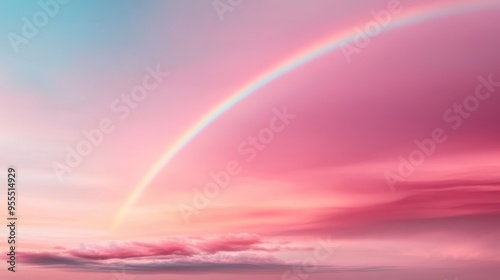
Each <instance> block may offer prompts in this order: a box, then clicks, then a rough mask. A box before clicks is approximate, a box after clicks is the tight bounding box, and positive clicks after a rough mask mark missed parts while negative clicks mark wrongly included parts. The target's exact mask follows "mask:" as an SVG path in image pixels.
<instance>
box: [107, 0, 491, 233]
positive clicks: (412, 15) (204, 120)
mask: <svg viewBox="0 0 500 280" xmlns="http://www.w3.org/2000/svg"><path fill="white" fill-rule="evenodd" d="M499 4H500V1H475V2H469V3H467V2H464V3H461V4H457V1H455V2H451V1H449V2H447V3H432V4H431V5H428V6H424V7H420V8H416V9H414V10H412V11H410V12H407V13H403V14H402V15H400V16H398V17H396V18H393V19H392V21H391V22H390V23H389V25H388V26H386V27H384V28H383V29H382V31H381V33H382V32H386V31H389V30H392V29H395V28H399V27H403V26H407V25H410V24H413V23H418V22H422V21H426V20H431V19H435V18H440V17H443V16H450V15H455V14H460V13H465V12H471V11H475V10H481V9H484V8H487V7H492V6H496V5H499ZM360 26H362V25H360ZM363 26H364V25H363ZM353 29H354V28H349V29H348V30H347V31H344V32H341V33H338V34H336V35H335V36H333V37H330V38H327V39H326V40H323V41H321V42H319V43H316V44H314V45H313V46H309V47H307V49H305V50H304V51H301V52H300V53H298V54H296V55H294V56H292V57H289V58H288V59H286V60H285V61H283V62H281V63H279V64H278V65H277V66H275V67H272V68H271V69H270V70H268V71H266V72H264V73H263V74H261V75H259V76H258V77H257V78H255V79H254V80H252V81H251V82H249V83H248V84H246V85H244V86H243V87H242V88H241V89H240V90H238V91H237V92H235V93H233V94H232V95H231V96H229V97H228V98H226V99H225V100H224V101H222V102H221V103H219V104H217V105H216V106H215V107H214V108H212V109H211V110H210V111H208V112H207V113H206V114H205V115H203V116H202V117H201V118H200V119H199V120H198V121H197V122H196V123H195V124H194V125H193V126H192V127H191V128H190V129H189V130H188V131H187V132H186V133H185V134H183V135H182V136H181V137H180V138H179V139H178V140H177V141H176V142H175V143H174V145H173V146H171V147H170V148H169V149H167V150H166V151H165V153H163V155H162V157H161V158H160V159H159V160H158V161H157V162H156V163H155V164H154V166H153V167H152V168H151V169H150V170H149V171H148V173H147V174H146V175H145V176H144V177H143V178H142V180H141V181H140V182H139V184H137V186H136V187H135V188H134V190H133V191H132V193H131V194H130V195H129V196H128V197H127V200H126V201H125V203H124V204H123V205H122V207H121V208H120V210H119V212H118V214H117V215H116V217H115V219H114V221H113V224H112V225H113V227H115V226H117V225H118V224H120V222H121V220H122V219H123V217H124V216H125V214H126V213H128V211H129V209H130V208H131V207H132V206H133V205H134V204H135V202H136V201H137V200H138V199H139V197H140V196H141V194H142V193H143V192H144V190H145V189H146V188H147V187H148V186H149V184H150V183H151V182H152V181H153V180H154V178H155V177H156V176H157V175H158V173H160V171H161V170H162V169H163V167H164V166H165V165H166V164H167V163H169V162H170V161H171V160H172V158H173V157H174V156H175V155H176V154H177V153H179V152H180V151H181V150H182V148H184V147H185V146H186V145H187V144H188V143H189V142H190V141H191V140H192V139H193V138H195V137H196V136H197V135H198V134H199V133H200V132H202V131H203V130H204V129H205V128H207V127H208V126H209V125H210V124H211V123H212V122H213V121H215V120H216V119H217V118H218V117H220V116H221V115H222V114H224V113H225V112H226V111H227V110H229V109H230V108H232V107H233V106H234V105H236V104H237V103H239V102H240V101H242V100H243V99H245V98H246V97H248V96H249V95H251V94H252V93H254V92H256V91H258V90H259V89H261V88H262V87H264V86H265V85H267V84H269V83H271V82H272V81H274V80H276V79H278V78H279V77H281V76H283V75H285V74H287V73H288V72H290V71H292V70H295V69H297V68H299V67H300V66H302V65H304V64H306V63H307V62H310V61H312V60H314V59H316V58H318V57H320V56H322V55H324V54H326V53H329V52H331V51H334V50H337V49H339V48H340V47H341V46H342V45H343V44H345V43H352V42H353V41H354V40H355V36H356V34H353V32H352V30H353Z"/></svg>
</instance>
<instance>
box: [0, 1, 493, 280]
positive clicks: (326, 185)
mask: <svg viewBox="0 0 500 280" xmlns="http://www.w3.org/2000/svg"><path fill="white" fill-rule="evenodd" d="M187 2H189V3H187ZM389 2H390V1H380V0H370V1H327V0H315V1H300V0H297V1H295V0H294V1H289V0H288V1H285V0H273V1H243V2H242V3H241V4H240V5H237V6H235V7H234V9H233V10H232V11H230V12H227V13H225V14H224V20H223V21H221V20H220V19H219V17H218V15H217V12H216V11H215V9H214V7H213V5H212V3H211V1H186V3H184V2H182V4H181V2H176V1H163V2H162V1H156V2H155V1H151V3H150V4H143V5H138V3H134V2H127V3H124V4H123V6H120V8H117V10H114V7H115V6H114V5H121V4H118V3H114V4H113V5H110V6H108V4H106V5H104V4H103V5H102V6H101V4H99V2H92V1H89V3H87V4H86V3H85V2H82V1H80V2H79V1H77V0H74V2H72V3H68V4H67V6H64V9H65V10H63V9H62V6H61V11H60V12H59V14H58V15H57V16H56V17H54V18H53V19H52V21H51V22H50V24H49V25H47V26H46V27H44V28H43V29H41V30H40V33H39V34H38V35H37V37H36V38H34V39H32V40H31V41H30V42H29V43H28V44H27V45H25V46H23V48H22V49H21V51H20V52H19V53H18V54H14V53H13V52H12V50H11V49H10V46H7V47H2V49H1V50H0V56H1V57H2V58H4V59H5V61H7V64H6V66H5V67H3V68H2V69H1V70H0V92H1V94H0V104H3V106H2V110H0V125H1V126H2V128H3V130H2V131H3V133H2V135H1V136H0V152H1V154H0V155H1V158H2V161H1V162H2V163H3V164H2V166H4V170H6V169H7V166H10V165H13V166H16V168H17V170H18V176H19V179H18V194H17V196H18V202H19V204H18V207H19V208H18V210H17V211H18V214H17V215H18V217H19V222H18V225H19V227H18V233H17V234H18V241H19V245H18V247H17V250H18V263H17V268H18V271H17V272H16V273H11V272H9V271H7V264H5V262H4V265H3V267H2V269H0V279H36V278H37V277H42V279H68V278H72V279H90V278H91V277H92V279H96V280H97V279H118V280H121V279H137V280H140V279H186V280H189V279H235V277H237V278H238V279H305V278H304V277H306V276H307V277H309V279H318V280H321V279H332V278H333V277H335V279H346V280H348V279H349V280H351V279H352V280H354V279H389V280H390V279H455V277H458V279H481V280H482V279H497V278H495V275H498V273H499V272H500V271H499V270H500V269H499V268H498V267H499V265H498V264H499V262H500V257H499V256H500V247H499V245H498V236H499V234H500V223H499V221H500V204H499V202H500V189H499V186H500V175H499V174H500V172H499V171H500V161H499V160H498V159H499V158H500V146H499V143H500V127H499V125H498V122H497V121H498V120H500V111H499V110H498V108H499V105H500V86H499V85H495V82H496V81H499V82H500V55H499V53H498V50H499V49H500V39H499V38H498V36H497V34H499V31H500V17H499V11H500V9H498V8H499V7H500V5H497V3H498V4H500V2H499V1H482V2H484V3H488V4H491V6H488V7H489V9H471V10H468V11H465V12H461V13H456V14H453V15H445V16H441V17H438V18H434V19H429V20H425V19H424V20H420V21H418V22H416V23H413V24H410V25H406V26H403V27H400V28H395V29H391V30H388V31H387V32H383V33H381V34H380V35H378V36H375V37H373V38H372V40H371V42H370V43H369V44H368V45H367V46H366V47H364V48H362V50H361V52H360V53H359V54H355V55H353V56H352V61H351V62H350V63H349V62H348V61H347V60H346V57H345V56H344V54H343V52H342V50H341V49H337V50H333V51H331V52H329V53H327V54H325V55H322V56H320V57H318V58H317V59H314V60H312V61H310V62H308V63H306V64H304V65H303V66H301V67H299V68H298V69H295V70H294V71H292V72H289V73H287V74H285V75H283V76H281V77H280V78H279V79H276V80H274V81H272V82H271V83H270V84H268V85H266V86H264V87H262V88H260V89H259V90H258V91H256V92H255V93H253V94H252V95H251V96H249V97H248V98H246V99H245V100H243V101H241V102H240V103H238V104H237V105H235V106H233V107H232V108H231V109H230V110H228V111H227V112H225V113H224V114H223V115H222V116H221V117H220V118H218V119H216V120H215V121H214V122H212V123H211V124H210V125H208V126H207V127H206V128H205V129H203V131H201V133H199V134H198V135H197V136H196V137H195V138H194V139H193V140H192V141H190V142H189V143H188V144H187V145H186V146H185V147H183V148H182V149H181V150H180V152H179V153H178V154H177V155H176V156H175V157H174V158H173V159H172V160H171V161H170V162H169V163H168V164H167V165H166V166H165V167H163V168H162V169H161V171H160V172H159V173H158V175H157V176H156V177H155V178H154V180H153V181H152V182H151V184H149V185H148V187H147V188H146V189H145V191H144V192H143V193H142V195H141V196H140V197H139V199H138V200H137V202H136V203H134V204H133V206H132V207H131V208H130V209H129V211H127V212H126V214H125V215H124V217H123V220H121V222H120V223H118V224H117V225H116V226H115V227H112V226H111V224H112V222H113V221H114V220H115V218H116V216H117V215H118V213H119V211H120V208H121V207H122V205H123V204H124V202H125V201H126V199H127V198H128V197H129V196H130V194H131V193H132V192H133V190H134V188H135V187H136V186H137V184H138V183H139V182H140V181H141V179H143V178H144V176H145V175H146V174H147V173H148V171H150V170H151V168H152V167H153V166H154V164H155V163H156V162H157V161H158V160H159V158H160V157H161V155H162V154H163V153H164V152H165V151H166V150H168V149H169V148H170V147H171V146H172V145H173V144H174V143H175V141H176V140H177V139H179V137H180V136H182V135H183V134H184V133H185V132H186V131H187V130H188V129H189V128H190V127H191V126H192V125H193V123H195V122H196V120H198V119H199V118H200V116H202V115H204V114H205V113H206V112H208V111H209V110H210V109H212V108H213V107H214V106H216V105H217V104H219V103H220V102H221V100H223V99H225V98H227V97H228V96H230V95H231V94H233V93H234V92H236V91H237V90H238V89H240V88H241V87H243V86H244V85H246V84H247V83H248V82H249V81H252V80H253V79H254V78H255V77H258V76H259V75H261V74H262V73H263V72H265V71H266V70H268V69H270V68H271V67H272V66H274V65H276V64H278V63H279V62H281V61H285V60H287V59H289V58H290V57H293V55H295V54H296V53H299V52H300V51H302V50H304V49H307V48H308V47H310V46H311V45H314V44H315V43H317V42H320V41H321V40H323V39H324V38H329V37H332V36H333V35H335V34H337V33H342V32H353V31H354V30H355V28H357V27H363V26H364V24H365V23H366V22H370V21H372V20H373V15H372V14H371V11H379V10H382V9H386V8H387V5H388V3H389ZM433 2H435V1H416V2H415V1H414V2H407V1H402V4H401V5H402V6H401V7H402V15H404V14H405V13H410V12H411V11H413V10H415V9H418V8H419V7H425V6H428V5H429V4H432V3H433ZM440 2H442V3H445V4H449V3H452V2H453V1H440ZM474 2H478V1H472V0H470V1H460V3H461V4H464V3H465V4H467V3H474ZM2 5H5V6H6V7H5V9H12V11H13V12H12V13H14V11H17V12H19V13H20V16H19V18H17V17H14V16H12V17H13V18H12V19H9V20H7V19H6V20H5V21H6V24H5V25H6V26H7V27H5V28H10V29H8V30H6V31H5V34H7V33H8V32H10V31H11V30H15V31H17V30H18V29H20V26H21V24H22V22H21V20H20V18H21V17H22V16H25V15H31V14H33V13H34V12H35V11H37V9H40V8H39V7H38V6H37V4H36V2H34V4H33V5H31V6H30V5H27V6H26V7H21V6H22V5H21V6H20V7H17V8H15V7H10V6H9V5H7V4H1V5H0V7H1V6H2ZM457 5H458V4H457ZM7 6H8V7H7ZM451 7H452V8H453V6H451ZM173 10H175V11H176V13H173V12H172V11H173ZM92 11H96V12H95V14H93V12H92ZM112 11H115V12H112ZM17 12H16V13H17ZM65 13H67V14H65ZM21 14H22V15H21ZM93 17H94V18H93ZM2 31H3V29H2ZM84 31H85V32H84ZM76 32H79V33H78V34H79V35H74V34H73V33H76ZM73 36H77V38H75V37H73ZM6 42H8V41H6ZM157 66H158V67H159V68H160V69H161V71H164V72H168V73H169V75H168V76H166V77H164V78H161V79H160V80H157V86H155V88H154V89H152V90H150V92H149V93H148V95H147V97H146V98H145V99H144V100H143V101H141V102H138V103H137V104H136V105H137V108H135V109H130V113H129V114H128V115H127V116H125V117H123V118H121V117H120V116H122V115H121V114H120V113H117V112H116V111H114V110H113V109H112V108H111V107H112V105H111V104H113V102H114V101H115V100H117V98H118V100H119V98H120V96H121V95H122V94H124V93H129V92H130V91H131V89H132V88H134V87H135V86H138V85H142V84H143V82H144V77H145V76H147V75H151V74H150V73H149V72H148V70H146V69H147V67H151V68H155V67H157ZM148 73H149V74H148ZM480 77H483V78H480ZM153 79H154V78H153ZM484 79H486V80H487V79H491V80H493V81H494V82H493V86H490V87H489V86H486V85H485V82H484ZM151 81H153V80H151ZM480 85H483V86H482V87H481V88H480V90H479V91H480V93H482V94H483V95H484V94H489V96H488V98H485V99H484V100H479V99H476V100H479V103H478V105H477V109H476V108H475V109H474V110H473V111H471V112H466V113H464V114H462V115H460V113H458V112H456V111H454V110H456V108H457V107H456V105H455V104H464V102H465V108H469V107H470V106H472V105H470V104H471V103H467V102H472V101H471V100H474V98H473V97H471V96H477V88H478V86H480ZM120 104H124V103H120ZM449 110H452V111H451V112H449ZM284 111H286V112H288V113H289V114H291V115H293V116H290V117H289V119H287V120H284V119H283V118H282V117H280V116H282V115H283V114H285V113H283V112H284ZM277 112H281V113H277ZM446 116H447V117H446ZM103 119H109V120H111V122H112V125H113V128H114V129H113V131H111V132H109V133H104V134H103V138H102V143H100V144H99V145H97V146H93V148H92V151H91V152H90V153H89V155H88V156H84V157H83V158H82V160H81V163H79V164H78V165H77V166H76V167H72V168H71V170H72V171H71V172H68V173H65V174H64V175H63V177H62V180H58V176H56V173H55V172H54V169H53V163H54V162H55V161H56V162H59V163H65V157H66V154H67V151H66V147H68V146H69V147H71V148H75V147H76V146H77V145H78V143H80V142H81V141H82V140H84V139H85V136H84V135H83V134H82V130H87V131H89V130H94V129H97V128H99V126H100V123H101V121H102V120H103ZM278 126H279V127H280V129H276V127H278ZM269 129H270V130H269ZM436 129H440V130H441V131H442V132H443V133H444V134H443V135H444V136H443V135H442V136H441V139H446V140H443V141H442V143H435V144H434V145H435V149H433V150H434V151H433V153H432V154H431V155H429V156H426V157H425V159H424V160H423V163H422V164H419V165H418V166H414V168H413V169H414V171H413V172H412V174H411V175H409V176H403V177H405V178H404V181H401V182H398V183H397V184H396V185H395V186H393V188H392V189H391V186H389V184H388V183H387V181H386V176H387V174H388V172H391V173H392V174H398V168H399V167H400V164H401V161H400V157H402V158H403V159H405V160H409V159H408V158H409V157H410V155H411V154H412V153H413V154H415V151H417V150H418V146H417V145H416V144H415V141H424V140H425V139H430V138H432V137H433V136H432V135H433V131H434V130H436ZM263 131H268V132H269V131H273V132H272V135H273V136H272V139H270V140H269V141H268V142H267V143H261V144H260V145H257V146H252V144H251V141H252V140H251V138H249V137H257V139H259V134H260V135H264V134H265V133H266V132H263ZM262 137H265V136H262ZM261 139H262V138H261ZM228 164H230V165H231V164H232V165H234V166H236V167H234V166H233V167H232V168H233V169H234V170H236V169H237V170H238V172H237V174H236V175H229V177H230V182H229V184H228V185H227V186H226V187H219V191H217V194H215V195H213V196H211V195H208V196H207V195H203V198H201V196H202V195H201V193H203V190H204V188H205V186H206V185H207V184H209V183H214V182H215V183H217V182H216V181H215V180H214V179H213V176H211V175H210V174H211V173H220V172H221V171H224V170H227V169H228V167H227V165H228ZM224 172H226V171H224ZM0 174H2V175H1V178H2V180H3V182H6V175H4V174H6V171H2V172H0ZM212 186H213V185H212ZM5 201H6V198H5V196H2V199H1V202H0V205H2V208H3V209H5V208H6V204H5ZM204 203H206V205H202V204H204ZM200 205H202V206H201V207H199V206H200ZM179 209H184V210H186V209H191V211H192V212H184V214H183V212H182V211H180V210H179ZM186 213H189V214H186ZM6 217H7V213H6V211H0V219H1V220H2V221H6ZM0 233H1V234H2V235H1V236H2V241H1V243H0V244H2V245H1V246H2V247H1V251H2V253H3V254H4V253H5V252H6V249H7V244H6V242H5V241H4V240H6V238H7V236H6V234H7V231H5V230H4V231H1V232H0ZM4 256H5V255H4ZM318 256H322V258H318ZM323 257H324V258H323ZM311 260H315V261H316V262H317V266H313V267H311V266H309V267H308V266H304V263H307V262H308V261H309V263H310V261H311ZM297 269H298V270H299V271H300V272H299V273H297ZM308 269H309V270H308ZM289 271H292V272H291V274H289V275H294V276H289V277H288V278H287V276H284V275H286V273H287V272H289ZM122 272H123V273H122Z"/></svg>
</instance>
